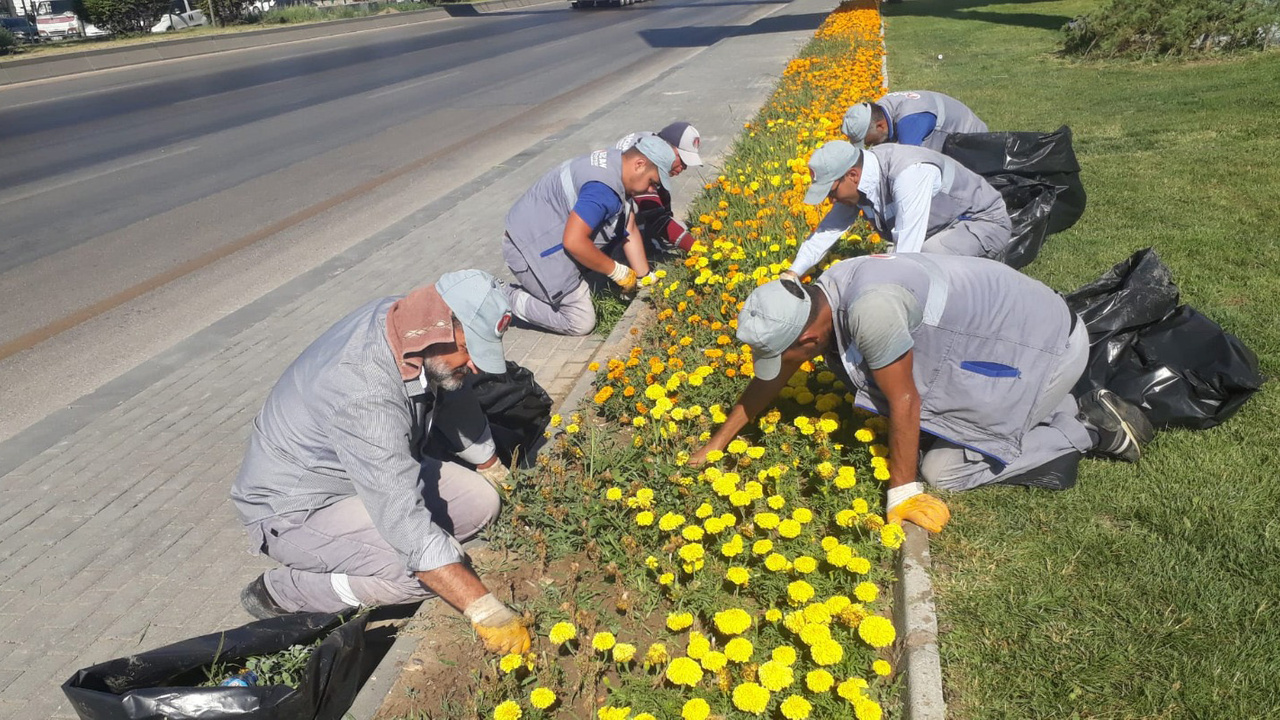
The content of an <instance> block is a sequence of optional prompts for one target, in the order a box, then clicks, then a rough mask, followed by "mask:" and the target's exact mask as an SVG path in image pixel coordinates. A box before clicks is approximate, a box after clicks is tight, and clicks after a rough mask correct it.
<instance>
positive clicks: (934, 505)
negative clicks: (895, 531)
mask: <svg viewBox="0 0 1280 720" xmlns="http://www.w3.org/2000/svg"><path fill="white" fill-rule="evenodd" d="M888 500H889V501H888V511H889V513H888V518H889V522H891V523H898V524H899V525H901V524H902V523H903V521H907V522H911V523H915V524H916V525H919V526H920V527H922V528H924V529H925V530H928V531H929V532H931V533H938V532H942V528H944V527H946V525H947V521H948V520H950V519H951V510H950V509H948V508H947V504H946V503H944V502H942V501H941V500H939V499H938V498H936V497H934V496H932V495H927V494H925V492H924V486H923V485H922V484H921V483H919V482H913V483H907V484H906V485H899V486H898V487H892V488H889V499H888Z"/></svg>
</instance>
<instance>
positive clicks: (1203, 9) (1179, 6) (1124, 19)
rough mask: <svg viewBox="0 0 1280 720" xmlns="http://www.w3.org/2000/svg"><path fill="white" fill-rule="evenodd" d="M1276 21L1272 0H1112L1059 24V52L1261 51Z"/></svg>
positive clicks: (1278, 7) (1279, 14)
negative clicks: (1060, 30)
mask: <svg viewBox="0 0 1280 720" xmlns="http://www.w3.org/2000/svg"><path fill="white" fill-rule="evenodd" d="M1278 22H1280V4H1277V3H1276V2H1274V1H1273V0H1110V2H1108V3H1107V4H1106V5H1104V6H1103V7H1101V8H1099V9H1098V10H1096V11H1094V12H1092V13H1090V14H1088V15H1085V16H1083V17H1078V18H1076V19H1075V20H1072V21H1071V22H1069V23H1067V24H1066V26H1065V27H1063V32H1064V33H1065V34H1066V38H1065V40H1064V41H1063V51H1064V52H1066V53H1069V54H1073V55H1100V56H1103V57H1115V56H1127V57H1153V56H1161V55H1163V56H1190V55H1196V54H1201V53H1206V52H1215V51H1219V52H1221V51H1235V50H1250V49H1262V48H1264V47H1265V46H1266V45H1267V43H1268V40H1269V38H1270V37H1271V35H1272V33H1273V28H1274V26H1275V25H1276V23H1278Z"/></svg>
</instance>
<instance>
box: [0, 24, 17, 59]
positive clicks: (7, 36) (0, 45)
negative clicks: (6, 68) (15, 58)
mask: <svg viewBox="0 0 1280 720" xmlns="http://www.w3.org/2000/svg"><path fill="white" fill-rule="evenodd" d="M17 46H18V38H16V37H14V36H13V33H11V32H9V31H8V29H6V28H2V27H0V55H7V54H9V53H10V52H12V51H13V48H15V47H17Z"/></svg>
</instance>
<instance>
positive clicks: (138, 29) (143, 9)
mask: <svg viewBox="0 0 1280 720" xmlns="http://www.w3.org/2000/svg"><path fill="white" fill-rule="evenodd" d="M168 11H169V0H75V13H76V15H78V16H79V17H80V19H81V20H83V21H84V22H86V23H91V24H93V25H96V26H98V27H99V28H101V29H103V30H106V31H107V32H109V33H115V34H117V35H128V34H132V33H143V32H147V31H148V30H150V29H151V26H152V25H155V24H156V22H158V21H159V20H160V18H161V17H162V16H164V14H165V13H166V12H168Z"/></svg>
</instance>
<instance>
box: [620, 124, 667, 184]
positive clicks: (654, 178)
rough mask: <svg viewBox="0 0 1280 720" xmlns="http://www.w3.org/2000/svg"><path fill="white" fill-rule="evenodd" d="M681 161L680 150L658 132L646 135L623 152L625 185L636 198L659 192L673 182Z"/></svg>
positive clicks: (623, 182) (623, 179) (623, 180)
mask: <svg viewBox="0 0 1280 720" xmlns="http://www.w3.org/2000/svg"><path fill="white" fill-rule="evenodd" d="M677 162H679V161H678V160H677V158H676V151H675V149H673V148H672V147H671V145H669V144H668V143H667V142H666V141H665V140H661V139H659V138H658V137H657V136H656V135H645V136H644V137H642V138H640V141H639V142H637V143H636V144H635V146H634V147H632V148H631V149H630V150H628V151H626V152H624V153H623V154H622V186H623V187H624V188H626V190H627V195H629V196H631V197H635V196H637V195H644V194H647V193H652V192H656V191H657V189H658V185H668V184H670V183H671V171H672V169H674V168H675V166H676V163H677Z"/></svg>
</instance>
